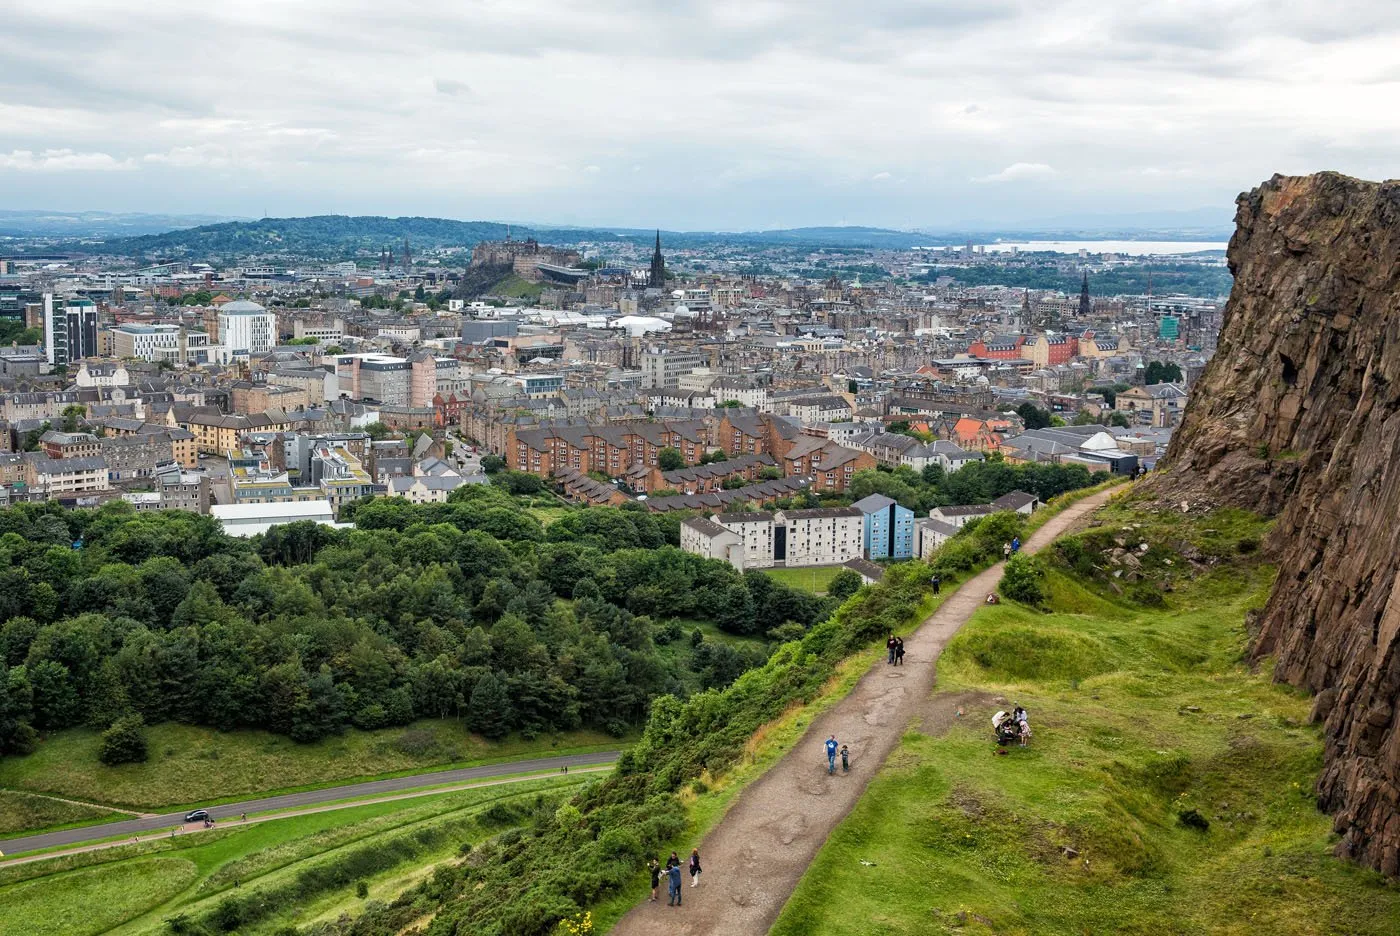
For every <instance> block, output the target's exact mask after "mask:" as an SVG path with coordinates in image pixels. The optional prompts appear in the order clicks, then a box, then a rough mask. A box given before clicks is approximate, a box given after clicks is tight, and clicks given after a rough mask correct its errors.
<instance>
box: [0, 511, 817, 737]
mask: <svg viewBox="0 0 1400 936" xmlns="http://www.w3.org/2000/svg"><path fill="white" fill-rule="evenodd" d="M352 506H356V507H358V509H357V510H355V511H354V512H353V513H354V518H355V522H356V524H357V527H358V528H357V529H354V530H337V529H332V528H328V527H323V526H317V525H315V524H309V523H298V524H290V525H287V526H282V527H277V528H274V529H273V530H272V531H270V532H269V533H268V534H266V535H265V536H263V537H261V538H259V539H257V540H254V541H248V540H240V539H236V538H231V537H227V536H225V535H224V534H223V533H222V532H221V530H220V528H219V524H218V523H217V521H215V520H213V519H211V518H208V517H200V516H197V515H194V514H189V513H184V512H176V511H160V512H151V513H139V514H138V513H135V512H134V511H132V510H131V509H130V508H129V507H128V506H126V505H124V504H121V503H114V504H109V505H106V506H104V507H102V508H101V509H97V510H79V511H64V510H62V509H60V508H59V507H57V505H52V504H22V505H19V506H16V507H13V508H10V509H8V510H5V511H0V620H3V621H4V624H3V625H0V753H3V754H21V753H24V752H25V751H26V750H28V749H29V748H30V747H31V746H32V745H33V743H34V741H35V739H36V735H37V733H39V732H48V731H54V730H59V729H63V728H67V727H71V726H74V725H79V724H88V725H91V726H93V727H98V728H107V727H108V726H109V725H111V724H113V723H115V722H117V721H118V720H120V719H123V718H126V717H129V716H131V715H140V716H141V717H142V718H143V719H144V720H145V721H146V722H147V723H155V722H160V721H166V720H175V721H181V722H188V723H196V724H202V725H209V726H212V727H215V728H219V729H233V728H245V727H258V728H266V729H269V730H272V731H276V732H280V733H283V734H286V735H289V736H290V737H292V738H294V739H296V740H298V741H310V740H314V739H317V738H320V737H324V736H326V735H329V734H333V733H336V732H338V731H340V730H342V729H343V728H345V727H346V726H348V725H355V726H357V727H360V728H380V727H384V726H388V725H402V724H407V723H408V722H410V721H412V720H414V719H416V718H422V717H435V718H446V717H454V718H461V719H464V720H465V723H466V725H467V727H468V728H470V729H471V730H474V731H478V732H480V733H481V734H483V735H486V736H488V737H500V736H502V735H504V734H506V733H507V732H511V731H518V732H521V733H522V734H524V735H526V736H533V735H535V734H538V733H541V732H547V731H552V730H561V729H570V728H575V727H579V726H589V727H595V728H600V729H603V730H607V731H612V732H618V733H620V732H623V731H625V730H627V729H629V728H633V727H635V726H637V725H640V724H641V723H642V722H643V720H644V719H645V717H646V714H647V711H648V706H649V705H650V702H651V700H652V699H653V698H654V697H655V696H658V695H661V694H663V693H676V694H679V695H687V694H689V692H691V691H694V690H695V689H700V688H711V687H718V686H724V685H727V684H728V683H729V682H731V681H732V680H733V679H734V678H735V677H736V676H738V675H739V674H740V673H741V672H743V671H744V670H746V669H748V668H750V667H752V666H754V665H756V664H759V663H761V662H762V661H763V658H764V654H763V653H762V652H761V651H745V650H736V649H734V648H733V647H730V646H728V645H724V644H719V643H715V642H711V641H703V640H701V641H699V642H698V643H696V644H694V645H692V643H691V635H689V634H685V635H684V636H685V638H686V639H685V643H684V645H683V646H684V652H683V653H679V654H677V653H669V654H663V653H662V652H661V651H660V647H662V646H664V645H665V644H666V643H669V642H672V641H677V640H680V639H681V638H682V636H683V632H682V630H681V628H680V626H679V625H678V623H677V619H698V620H709V621H713V622H714V623H715V624H717V625H718V626H719V627H721V628H723V629H725V630H728V631H730V632H733V633H736V634H759V635H761V634H763V632H764V631H767V630H769V629H772V628H775V627H780V626H782V625H785V624H786V625H788V627H787V630H786V631H785V632H786V633H791V632H792V631H793V629H794V628H795V629H796V630H797V632H801V630H803V629H805V628H807V627H810V626H811V625H812V624H814V623H816V622H817V621H819V620H821V619H823V618H824V617H826V616H827V615H828V614H829V612H830V602H828V600H827V599H822V598H817V597H814V596H812V595H809V594H807V593H804V592H798V591H794V590H792V589H789V588H787V587H785V586H782V585H780V584H777V583H775V582H774V581H773V580H772V579H770V578H768V577H767V576H764V575H761V574H758V573H750V574H748V575H740V574H739V573H737V572H736V571H735V570H734V569H733V568H731V567H730V566H728V565H727V564H725V563H722V562H717V561H712V560H705V559H700V558H699V557H696V556H692V555H689V554H686V553H683V552H681V551H680V550H679V549H678V548H676V547H675V546H673V545H671V543H672V542H674V541H675V540H676V527H675V523H676V521H672V522H671V524H670V525H669V526H668V525H663V524H659V523H658V522H657V521H656V520H655V519H653V518H652V516H651V515H649V514H647V513H645V512H644V511H641V510H612V509H580V510H578V511H575V512H573V513H571V514H569V515H567V516H565V517H564V518H562V519H560V520H558V521H557V522H555V523H554V524H552V525H551V526H550V527H549V528H548V531H546V530H545V529H544V528H543V527H542V526H541V525H540V523H539V521H538V520H536V519H535V517H534V516H532V515H531V514H530V513H528V512H527V511H526V510H525V509H524V508H523V507H521V506H520V505H519V504H517V503H516V502H515V501H514V500H513V499H512V498H511V497H510V495H509V494H507V493H506V492H505V491H504V490H503V489H501V488H499V487H496V486H469V487H466V488H463V489H462V490H460V491H458V492H456V493H455V494H454V495H453V500H452V501H451V502H450V503H447V504H438V505H425V506H415V505H412V504H409V503H407V502H405V501H401V500H391V499H380V500H376V501H372V502H369V503H366V504H364V505H352Z"/></svg>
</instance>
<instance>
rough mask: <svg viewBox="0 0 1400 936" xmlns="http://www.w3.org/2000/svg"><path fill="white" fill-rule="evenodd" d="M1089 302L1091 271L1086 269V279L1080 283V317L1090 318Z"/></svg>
mask: <svg viewBox="0 0 1400 936" xmlns="http://www.w3.org/2000/svg"><path fill="white" fill-rule="evenodd" d="M1090 309H1091V307H1090V304H1089V271H1088V270H1085V271H1084V281H1083V282H1082V283H1080V285H1079V317H1080V318H1088V317H1089V312H1090Z"/></svg>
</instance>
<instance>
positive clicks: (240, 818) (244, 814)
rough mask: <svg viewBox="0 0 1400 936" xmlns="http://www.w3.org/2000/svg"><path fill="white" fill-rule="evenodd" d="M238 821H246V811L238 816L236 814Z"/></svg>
mask: <svg viewBox="0 0 1400 936" xmlns="http://www.w3.org/2000/svg"><path fill="white" fill-rule="evenodd" d="M238 821H240V822H247V821H248V814H247V813H240V814H239V816H238Z"/></svg>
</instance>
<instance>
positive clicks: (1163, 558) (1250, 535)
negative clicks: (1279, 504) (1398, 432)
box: [773, 508, 1400, 936]
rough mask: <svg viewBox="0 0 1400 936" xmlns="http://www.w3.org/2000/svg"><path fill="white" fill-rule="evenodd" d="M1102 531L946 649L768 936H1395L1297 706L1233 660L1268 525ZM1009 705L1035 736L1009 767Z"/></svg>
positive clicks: (1123, 526) (1399, 915) (1070, 548)
mask: <svg viewBox="0 0 1400 936" xmlns="http://www.w3.org/2000/svg"><path fill="white" fill-rule="evenodd" d="M1101 516H1105V517H1106V519H1107V522H1106V523H1105V525H1104V526H1102V527H1100V528H1098V529H1094V530H1090V531H1088V532H1086V533H1085V534H1082V535H1080V536H1077V537H1070V538H1067V539H1064V540H1061V541H1060V542H1059V543H1057V544H1056V547H1055V548H1054V549H1053V550H1052V551H1051V553H1050V555H1049V557H1048V559H1047V560H1046V561H1044V562H1043V563H1041V565H1040V568H1039V569H1038V570H1035V571H1038V572H1039V573H1040V576H1041V577H1040V578H1039V579H1038V583H1039V585H1040V589H1041V591H1042V592H1043V593H1044V595H1045V596H1046V597H1045V599H1044V601H1043V605H1042V607H1043V610H1041V609H1033V608H1027V607H1024V606H1020V605H1016V604H1013V603H1006V604H1003V605H1001V606H997V607H988V608H984V609H982V610H981V611H980V612H979V613H978V615H977V616H976V617H975V618H974V619H973V621H972V622H970V623H969V624H968V625H967V626H966V627H965V628H964V629H963V631H962V632H961V633H960V634H959V635H958V637H957V638H956V639H955V640H954V642H953V643H952V644H950V646H949V648H948V650H947V651H946V652H945V653H944V656H943V659H942V661H941V662H940V666H939V688H940V690H941V693H942V694H941V695H939V696H936V697H935V698H934V700H933V701H932V703H931V704H930V706H929V709H928V716H927V718H926V719H925V720H924V723H923V725H922V726H921V727H920V729H919V730H915V731H911V732H909V734H908V735H907V736H906V738H905V740H904V743H903V744H902V746H901V748H900V749H899V751H898V752H897V753H896V755H895V756H894V757H893V758H892V760H891V762H890V763H889V764H888V765H887V766H886V767H885V768H884V769H883V770H881V772H880V774H879V775H878V776H877V777H876V778H875V780H874V781H873V782H872V784H871V786H870V788H869V790H868V792H867V793H866V795H865V797H864V798H863V799H862V801H861V804H860V806H859V807H858V808H857V810H856V811H855V812H854V813H853V814H852V815H851V816H850V817H849V818H848V819H847V821H846V822H845V823H843V824H842V826H841V827H840V828H839V829H838V830H837V833H836V834H835V835H833V836H832V838H831V839H830V841H829V843H828V844H827V846H826V847H825V848H824V849H823V851H822V852H821V854H820V855H819V857H818V859H817V861H816V862H815V863H814V864H813V866H812V868H811V869H810V870H809V872H808V874H807V875H806V876H805V877H804V879H803V881H802V882H801V884H800V886H799V888H798V890H797V892H796V893H795V894H794V896H793V898H792V900H791V901H790V902H789V904H788V906H787V907H786V908H785V910H784V913H783V915H782V917H781V918H780V919H779V922H778V924H777V926H776V927H775V929H774V931H773V932H774V933H776V934H798V933H808V932H815V931H817V930H818V929H820V930H821V931H822V932H825V933H835V934H841V933H850V934H862V936H866V934H902V933H910V934H914V933H918V934H926V933H939V932H959V933H998V934H1023V933H1024V934H1031V933H1034V934H1059V933H1064V934H1078V933H1103V932H1116V933H1144V934H1145V933H1173V934H1176V933H1181V934H1197V933H1201V934H1204V933H1232V934H1233V933H1283V934H1292V933H1297V934H1305V933H1306V934H1311V933H1339V934H1340V933H1347V934H1362V933H1375V934H1381V933H1394V932H1398V931H1400V888H1397V886H1396V885H1395V884H1393V883H1388V882H1386V881H1385V880H1384V879H1382V878H1381V877H1380V876H1378V875H1376V874H1374V873H1372V872H1369V871H1365V870H1363V869H1360V868H1358V867H1356V866H1353V865H1350V864H1347V863H1345V862H1342V861H1340V860H1338V859H1335V858H1333V857H1332V856H1331V846H1332V844H1333V841H1334V839H1333V836H1332V835H1331V832H1330V822H1329V820H1328V818H1327V817H1326V816H1324V815H1322V814H1321V813H1319V812H1318V811H1317V810H1316V808H1315V806H1314V802H1313V795H1312V787H1313V782H1314V780H1315V778H1316V775H1317V772H1318V770H1319V768H1320V765H1321V758H1322V750H1321V742H1320V739H1319V734H1318V732H1317V730H1315V729H1314V728H1313V727H1310V726H1307V725H1306V724H1305V722H1306V718H1307V714H1308V709H1309V704H1310V703H1309V702H1308V700H1307V699H1305V698H1302V697H1300V696H1299V695H1297V694H1296V693H1295V692H1293V691H1292V690H1290V689H1288V688H1286V687H1282V686H1278V685H1275V684H1273V683H1272V682H1271V681H1270V680H1269V678H1268V676H1267V673H1266V672H1254V671H1252V670H1251V669H1250V668H1249V667H1248V666H1246V665H1245V663H1244V662H1243V650H1244V647H1245V643H1246V632H1245V621H1246V615H1247V613H1248V612H1249V610H1250V609H1252V608H1255V607H1258V606H1259V605H1260V604H1261V603H1262V602H1263V600H1264V597H1265V596H1266V594H1267V591H1268V587H1269V585H1270V583H1271V581H1272V574H1273V573H1272V569H1270V568H1269V567H1268V566H1266V565H1264V564H1263V563H1262V562H1261V561H1260V560H1259V559H1258V558H1257V554H1256V552H1255V549H1256V547H1257V544H1258V541H1259V536H1260V534H1261V533H1262V531H1263V524H1262V523H1261V522H1260V521H1258V520H1256V519H1254V518H1251V517H1249V516H1247V515H1244V514H1240V513H1237V512H1229V513H1227V512H1222V513H1219V514H1216V515H1213V516H1209V517H1204V518H1197V519H1194V520H1185V519H1183V518H1181V517H1179V516H1175V515H1155V514H1143V513H1138V514H1134V513H1131V512H1129V511H1127V510H1125V509H1123V508H1118V509H1115V510H1110V511H1107V512H1106V513H1105V514H1103V515H1101ZM1143 544H1146V546H1147V548H1146V549H1145V550H1144V549H1142V548H1141V547H1142V545H1143ZM1018 702H1019V703H1020V704H1022V705H1024V706H1025V707H1026V708H1027V709H1028V710H1029V712H1030V715H1031V724H1032V727H1033V729H1034V730H1035V736H1034V738H1033V742H1032V744H1031V746H1030V747H1028V748H1026V749H1020V748H1012V749H1011V750H1010V751H1009V752H1008V753H1007V754H1006V755H1005V756H998V754H997V747H996V744H995V742H994V741H993V739H992V735H991V725H990V716H991V714H992V713H993V712H995V711H996V710H997V709H1000V708H1009V707H1010V706H1011V705H1013V704H1016V703H1018ZM959 710H961V712H962V715H961V717H959V715H958V712H959Z"/></svg>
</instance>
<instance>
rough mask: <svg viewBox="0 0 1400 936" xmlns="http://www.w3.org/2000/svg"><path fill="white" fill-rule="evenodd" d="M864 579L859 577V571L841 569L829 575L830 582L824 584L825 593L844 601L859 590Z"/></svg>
mask: <svg viewBox="0 0 1400 936" xmlns="http://www.w3.org/2000/svg"><path fill="white" fill-rule="evenodd" d="M863 584H865V580H864V579H862V578H861V577H860V573H859V572H856V571H855V570H854V569H842V570H841V571H840V572H837V573H836V574H835V575H833V576H832V577H831V582H830V583H829V584H828V585H827V586H826V593H827V594H828V595H830V596H831V597H832V598H836V599H838V600H840V601H845V600H846V599H847V598H849V597H851V596H852V595H854V594H855V593H856V592H858V591H860V587H861V585H863Z"/></svg>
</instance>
